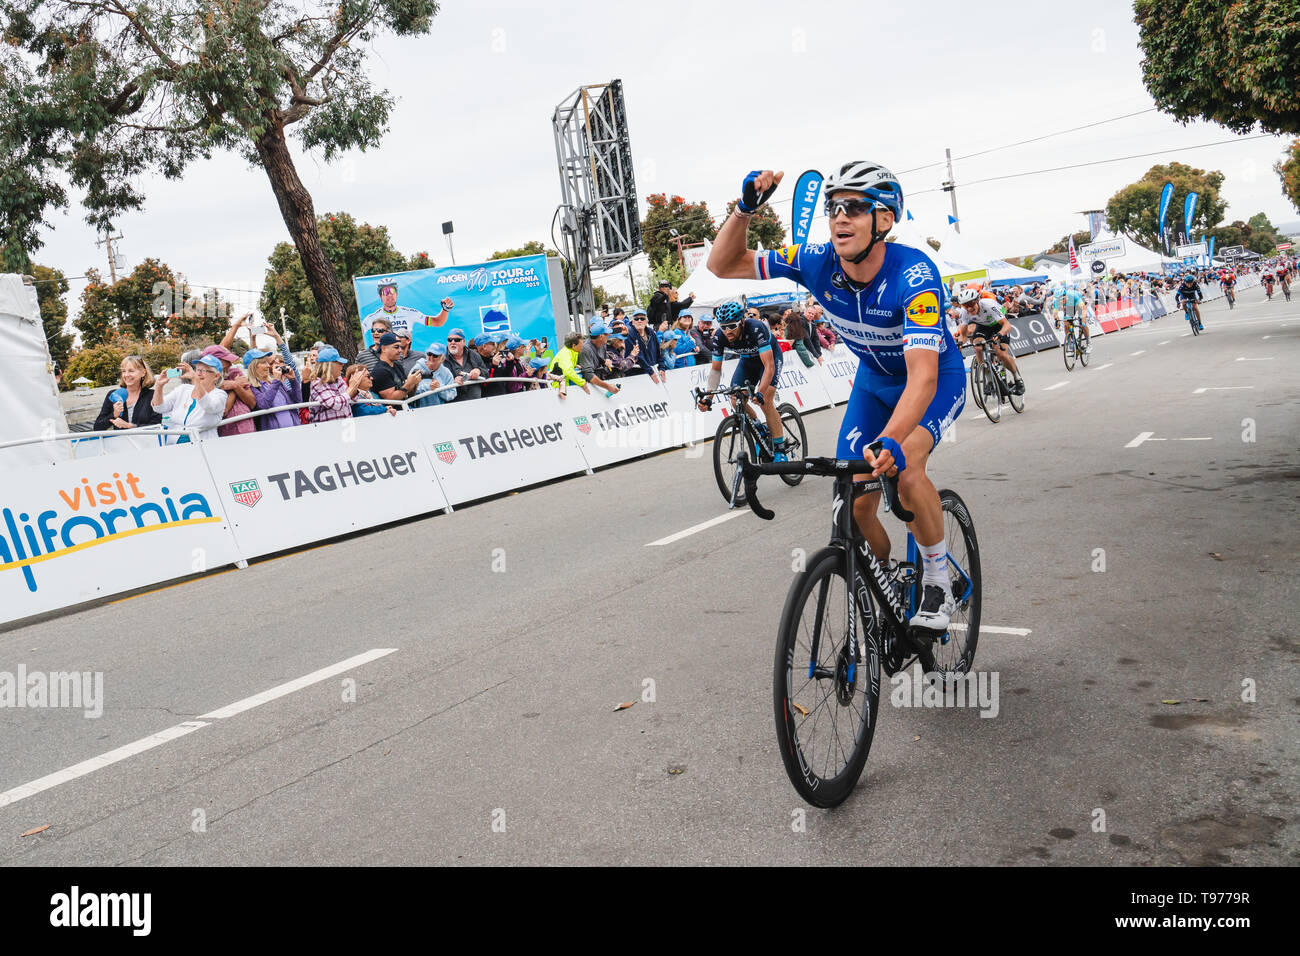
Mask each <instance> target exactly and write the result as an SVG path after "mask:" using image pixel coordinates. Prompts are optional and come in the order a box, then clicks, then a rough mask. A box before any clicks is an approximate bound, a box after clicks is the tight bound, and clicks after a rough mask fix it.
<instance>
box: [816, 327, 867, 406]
mask: <svg viewBox="0 0 1300 956" xmlns="http://www.w3.org/2000/svg"><path fill="white" fill-rule="evenodd" d="M822 357H823V358H824V359H825V361H823V362H822V364H821V366H820V367H819V368H818V372H820V373H821V379H822V388H824V389H825V390H826V395H827V397H828V398H829V399H830V401H831V402H832V403H833V404H836V405H838V404H840V403H841V402H847V401H848V400H849V393H850V392H852V391H853V379H854V377H855V376H856V375H857V374H858V357H857V356H856V355H854V354H853V353H852V352H850V351H849V347H848V346H847V345H845V344H844V343H842V342H837V343H836V344H835V347H834V348H833V349H823V350H822Z"/></svg>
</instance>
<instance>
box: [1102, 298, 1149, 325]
mask: <svg viewBox="0 0 1300 956" xmlns="http://www.w3.org/2000/svg"><path fill="white" fill-rule="evenodd" d="M1097 313H1098V314H1097V318H1098V319H1099V320H1100V321H1101V324H1102V327H1103V328H1106V325H1107V323H1111V324H1113V326H1114V328H1107V329H1106V331H1107V332H1114V331H1117V330H1118V329H1127V328H1128V327H1129V326H1130V325H1137V324H1138V323H1139V322H1141V321H1142V316H1140V315H1139V314H1138V310H1137V309H1136V308H1134V306H1133V300H1132V299H1117V300H1115V301H1114V302H1107V303H1105V304H1102V305H1098V306H1097Z"/></svg>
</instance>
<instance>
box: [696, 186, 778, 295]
mask: <svg viewBox="0 0 1300 956" xmlns="http://www.w3.org/2000/svg"><path fill="white" fill-rule="evenodd" d="M784 177H785V173H784V172H775V173H774V172H772V170H770V169H764V170H762V171H761V172H760V171H755V172H751V173H750V174H749V175H748V176H746V177H745V181H744V183H743V184H742V186H741V197H740V202H739V203H738V204H737V205H736V208H735V211H733V212H732V214H731V215H730V216H728V217H727V221H726V222H724V223H723V224H722V229H721V230H720V231H719V232H718V237H717V238H716V239H714V240H713V248H712V249H711V250H710V251H709V262H708V265H709V271H710V272H712V273H713V274H714V275H715V276H717V277H718V278H720V279H752V278H753V277H754V256H755V255H756V254H757V253H756V251H755V250H753V249H750V248H747V247H746V245H745V233H746V231H747V230H748V229H749V220H750V217H751V216H753V214H754V213H755V212H756V211H757V210H758V207H759V206H761V205H762V204H763V203H764V202H766V201H767V198H768V197H769V196H770V195H771V194H772V191H773V190H775V189H776V187H777V186H778V185H779V184H780V182H781V180H782V179H783V178H784Z"/></svg>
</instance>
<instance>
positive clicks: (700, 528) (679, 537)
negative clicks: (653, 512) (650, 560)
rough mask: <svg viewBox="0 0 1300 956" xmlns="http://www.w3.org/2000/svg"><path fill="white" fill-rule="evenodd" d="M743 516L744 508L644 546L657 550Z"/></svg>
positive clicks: (746, 512)
mask: <svg viewBox="0 0 1300 956" xmlns="http://www.w3.org/2000/svg"><path fill="white" fill-rule="evenodd" d="M743 514H749V510H748V509H745V508H737V509H736V510H735V511H728V512H727V513H726V514H725V515H718V516H717V517H716V518H710V519H709V520H708V521H701V522H700V523H699V524H693V525H691V526H690V527H689V528H687V529H686V530H685V531H678V532H677V533H676V534H670V535H669V536H668V537H666V538H660V539H659V540H658V541H651V542H650V543H649V544H647V545H646V547H647V548H659V547H663V546H664V545H665V544H672V543H673V542H674V541H680V540H682V538H689V537H690V536H691V535H693V534H697V533H698V532H700V531H704V530H706V529H708V528H712V527H713V526H714V525H715V524H722V522H724V521H730V520H731V519H732V518H739V517H740V516H741V515H743Z"/></svg>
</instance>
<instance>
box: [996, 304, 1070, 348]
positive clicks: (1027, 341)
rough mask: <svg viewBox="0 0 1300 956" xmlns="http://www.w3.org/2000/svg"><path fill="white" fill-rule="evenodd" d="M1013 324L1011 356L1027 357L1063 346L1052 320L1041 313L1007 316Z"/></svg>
mask: <svg viewBox="0 0 1300 956" xmlns="http://www.w3.org/2000/svg"><path fill="white" fill-rule="evenodd" d="M1007 319H1008V320H1009V321H1010V322H1011V335H1010V337H1011V354H1012V355H1025V354H1027V353H1029V352H1041V351H1043V350H1044V349H1054V348H1056V347H1057V346H1059V345H1060V344H1061V341H1060V339H1058V338H1057V337H1056V331H1055V329H1053V327H1052V320H1051V319H1049V318H1047V317H1046V316H1044V315H1042V314H1041V313H1039V312H1027V313H1025V314H1023V315H1015V316H1011V315H1009V316H1007Z"/></svg>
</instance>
